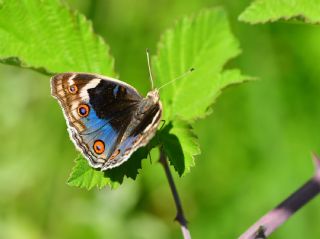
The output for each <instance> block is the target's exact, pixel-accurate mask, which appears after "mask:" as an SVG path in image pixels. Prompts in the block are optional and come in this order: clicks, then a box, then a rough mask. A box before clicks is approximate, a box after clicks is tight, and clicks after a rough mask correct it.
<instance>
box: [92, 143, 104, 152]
mask: <svg viewBox="0 0 320 239" xmlns="http://www.w3.org/2000/svg"><path fill="white" fill-rule="evenodd" d="M93 150H94V152H95V153H96V154H102V153H103V152H104V150H105V146H104V142H103V141H102V140H99V139H98V140H96V141H94V144H93Z"/></svg>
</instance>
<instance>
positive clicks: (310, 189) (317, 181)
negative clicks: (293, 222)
mask: <svg viewBox="0 0 320 239" xmlns="http://www.w3.org/2000/svg"><path fill="white" fill-rule="evenodd" d="M313 161H314V163H315V167H316V173H315V176H314V177H312V178H311V179H310V180H309V181H308V182H306V183H305V184H304V185H303V186H302V187H300V188H299V189H298V190H297V191H296V192H294V193H293V194H292V195H291V196H290V197H288V198H287V199H286V200H285V201H283V202H282V203H280V204H279V205H278V206H277V207H276V208H275V209H273V210H272V211H270V212H268V213H267V214H266V215H264V216H263V217H262V218H260V219H259V220H258V221H257V222H256V223H255V224H254V225H252V226H251V227H250V228H249V229H248V230H247V231H246V232H245V233H243V234H242V235H241V236H240V237H239V239H263V238H267V237H268V236H269V235H271V233H272V232H274V231H275V230H276V229H277V228H278V227H279V226H281V225H282V224H283V223H284V222H286V221H287V220H288V219H289V218H290V217H291V216H292V215H293V214H294V213H295V212H296V211H298V210H299V209H300V208H302V207H303V206H304V205H305V204H307V203H308V202H309V201H311V200H312V199H313V198H314V197H315V196H317V195H318V194H319V192H320V159H319V158H318V157H317V156H316V155H313Z"/></svg>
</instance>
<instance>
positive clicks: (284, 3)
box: [239, 0, 320, 24]
mask: <svg viewBox="0 0 320 239" xmlns="http://www.w3.org/2000/svg"><path fill="white" fill-rule="evenodd" d="M290 19H293V20H299V21H302V22H305V23H312V24H319V23H320V1H319V0H256V1H254V2H253V3H252V4H251V5H250V6H249V7H248V8H247V9H245V10H244V12H243V13H242V14H241V15H240V16H239V20H240V21H244V22H248V23H252V24H257V23H266V22H274V21H278V20H290Z"/></svg>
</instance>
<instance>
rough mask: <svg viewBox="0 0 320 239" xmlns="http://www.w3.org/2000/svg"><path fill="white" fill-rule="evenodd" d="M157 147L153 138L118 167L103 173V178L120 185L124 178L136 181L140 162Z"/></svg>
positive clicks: (156, 141) (156, 142)
mask: <svg viewBox="0 0 320 239" xmlns="http://www.w3.org/2000/svg"><path fill="white" fill-rule="evenodd" d="M157 145H158V140H157V139H156V137H154V138H153V139H152V140H151V141H150V143H149V144H148V145H147V146H145V147H142V148H140V149H138V150H137V151H136V152H134V153H133V154H132V156H131V157H130V158H129V159H128V161H126V162H125V163H123V164H122V165H120V166H119V167H116V168H113V169H110V170H107V171H105V172H104V177H107V178H110V179H111V180H112V181H113V182H118V183H120V184H121V183H122V182H123V179H124V177H125V176H126V177H128V178H132V179H136V177H137V175H138V173H139V169H141V161H142V160H143V159H146V158H147V157H148V154H149V152H150V150H151V149H152V148H154V147H156V146H157Z"/></svg>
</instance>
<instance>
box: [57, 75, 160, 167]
mask: <svg viewBox="0 0 320 239" xmlns="http://www.w3.org/2000/svg"><path fill="white" fill-rule="evenodd" d="M51 91H52V95H53V96H54V97H55V98H57V99H58V101H59V103H60V105H61V107H62V109H63V112H64V115H65V118H66V121H67V124H68V131H69V134H70V138H71V139H72V141H73V142H74V143H75V145H76V147H77V148H78V149H79V150H80V151H81V152H82V154H83V155H84V156H85V157H86V158H87V159H88V161H89V163H90V165H91V166H92V167H95V168H101V169H102V170H106V169H108V168H113V167H116V166H118V165H120V164H121V163H122V162H124V161H126V160H127V159H128V158H129V157H130V155H131V154H132V153H133V152H134V151H135V150H136V149H137V148H138V147H141V146H143V145H145V144H146V143H147V141H149V139H150V138H151V137H152V136H153V135H154V133H155V130H156V127H157V126H158V124H159V120H160V117H161V104H160V102H153V101H152V100H150V99H148V98H142V97H141V96H140V95H139V93H138V92H137V91H136V90H135V89H134V88H133V87H131V86H130V85H127V84H125V83H124V82H121V81H118V80H115V79H112V78H107V77H104V76H100V75H95V74H86V73H62V74H58V75H55V76H54V77H52V80H51ZM157 97H158V96H157ZM152 99H153V98H152ZM157 99H158V98H157ZM155 109H156V110H155Z"/></svg>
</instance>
